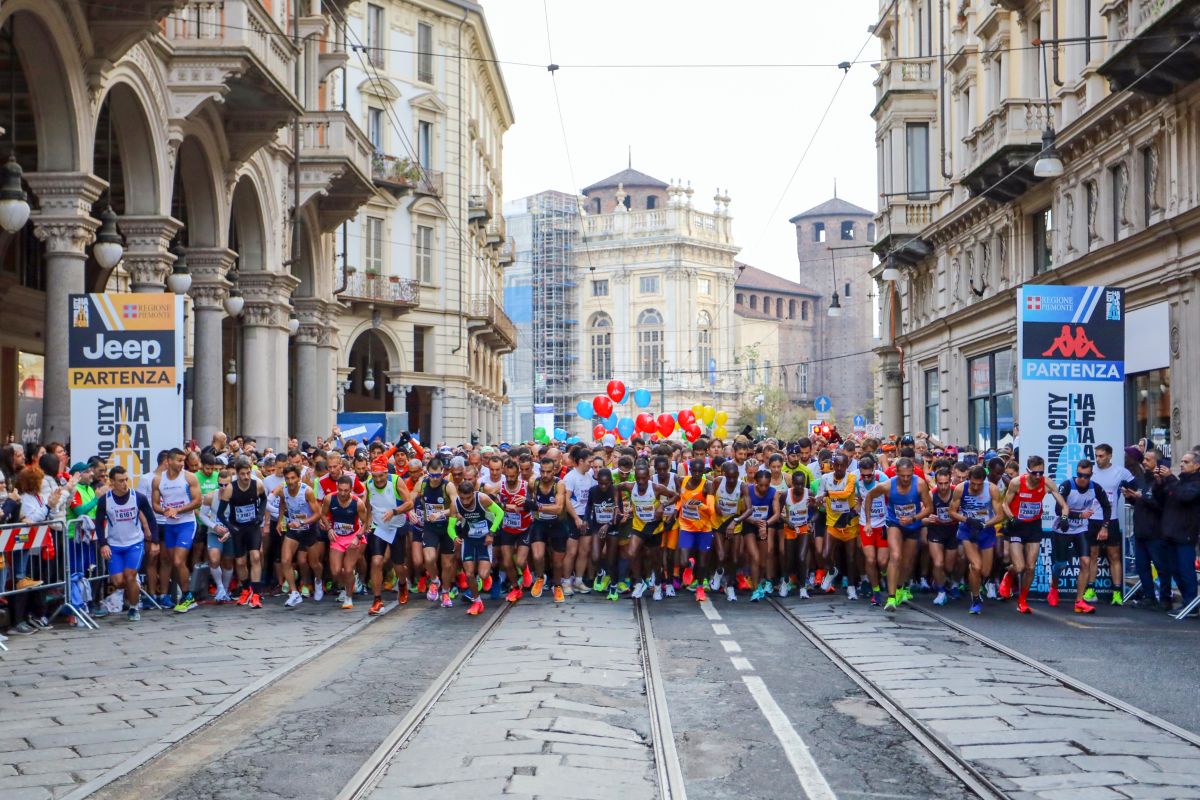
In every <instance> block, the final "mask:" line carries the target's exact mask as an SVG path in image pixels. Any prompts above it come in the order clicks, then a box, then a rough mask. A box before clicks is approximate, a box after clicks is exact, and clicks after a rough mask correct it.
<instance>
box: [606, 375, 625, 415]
mask: <svg viewBox="0 0 1200 800" xmlns="http://www.w3.org/2000/svg"><path fill="white" fill-rule="evenodd" d="M608 396H609V397H610V398H611V399H612V401H613V402H614V403H619V402H621V401H622V400H623V399H624V398H625V384H623V383H621V382H620V381H609V382H608ZM610 413H611V412H610ZM604 416H606V417H607V416H608V414H605V415H604Z"/></svg>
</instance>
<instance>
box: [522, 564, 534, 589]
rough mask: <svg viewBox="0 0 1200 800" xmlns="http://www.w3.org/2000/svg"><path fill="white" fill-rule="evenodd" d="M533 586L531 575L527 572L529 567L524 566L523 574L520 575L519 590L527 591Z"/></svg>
mask: <svg viewBox="0 0 1200 800" xmlns="http://www.w3.org/2000/svg"><path fill="white" fill-rule="evenodd" d="M530 586H533V573H532V572H530V571H529V565H528V564H526V565H525V572H523V573H522V574H521V588H522V589H528V588H529V587H530Z"/></svg>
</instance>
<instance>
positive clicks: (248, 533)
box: [217, 458, 267, 608]
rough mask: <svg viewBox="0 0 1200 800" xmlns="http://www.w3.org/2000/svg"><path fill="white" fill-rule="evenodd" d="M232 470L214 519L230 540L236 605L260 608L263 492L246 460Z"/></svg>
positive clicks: (239, 461)
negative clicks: (233, 474)
mask: <svg viewBox="0 0 1200 800" xmlns="http://www.w3.org/2000/svg"><path fill="white" fill-rule="evenodd" d="M234 468H235V471H236V473H237V478H236V479H235V480H234V481H233V482H232V483H231V484H229V486H228V487H226V488H225V489H222V490H221V500H220V506H219V507H218V509H217V518H218V519H220V520H221V521H222V522H224V523H225V524H226V525H227V526H228V527H229V533H230V538H231V540H232V541H233V556H234V558H235V559H236V563H237V573H238V583H240V584H241V585H242V594H241V596H240V597H239V598H238V605H239V606H245V605H248V606H250V607H251V608H262V597H261V595H262V520H263V515H264V513H265V512H266V508H267V497H266V491H265V490H264V489H263V485H262V482H261V481H259V480H258V479H256V478H255V477H253V475H252V474H251V472H250V461H249V459H246V458H239V459H238V460H237V461H236V462H234ZM247 561H249V568H248V569H247ZM247 572H248V573H249V575H247Z"/></svg>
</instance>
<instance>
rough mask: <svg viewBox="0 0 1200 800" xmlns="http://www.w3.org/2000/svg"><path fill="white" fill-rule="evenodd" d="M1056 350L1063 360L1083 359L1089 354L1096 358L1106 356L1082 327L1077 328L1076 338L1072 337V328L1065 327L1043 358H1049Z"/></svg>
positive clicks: (1043, 354)
mask: <svg viewBox="0 0 1200 800" xmlns="http://www.w3.org/2000/svg"><path fill="white" fill-rule="evenodd" d="M1056 350H1057V351H1058V354H1059V355H1060V356H1062V357H1063V358H1083V357H1085V356H1087V355H1088V354H1089V353H1090V354H1092V355H1094V356H1095V357H1096V358H1104V354H1103V353H1101V352H1100V351H1099V350H1098V349H1097V348H1096V343H1095V342H1093V341H1092V340H1091V339H1089V338H1088V335H1087V332H1086V331H1084V329H1083V326H1082V325H1077V326H1075V335H1074V336H1072V335H1071V326H1070V325H1063V326H1062V332H1060V333H1059V334H1058V336H1056V337H1055V338H1054V341H1053V342H1051V343H1050V349H1049V350H1047V351H1046V352H1044V353H1042V356H1043V357H1046V358H1049V357H1050V356H1052V355H1054V352H1055V351H1056Z"/></svg>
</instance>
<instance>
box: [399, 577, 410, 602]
mask: <svg viewBox="0 0 1200 800" xmlns="http://www.w3.org/2000/svg"><path fill="white" fill-rule="evenodd" d="M398 599H399V601H400V605H402V606H404V605H408V583H407V582H406V581H405V582H401V584H400V597H399V598H398Z"/></svg>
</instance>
